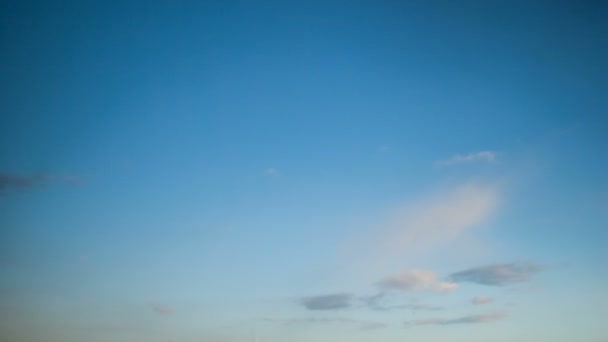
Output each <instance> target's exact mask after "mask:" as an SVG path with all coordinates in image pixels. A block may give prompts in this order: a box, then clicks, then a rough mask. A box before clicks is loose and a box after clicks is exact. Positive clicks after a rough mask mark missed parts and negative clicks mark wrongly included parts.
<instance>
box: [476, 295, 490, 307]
mask: <svg viewBox="0 0 608 342" xmlns="http://www.w3.org/2000/svg"><path fill="white" fill-rule="evenodd" d="M493 301H494V298H492V297H485V296H477V297H473V298H472V299H471V303H473V304H475V305H482V304H488V303H492V302H493Z"/></svg>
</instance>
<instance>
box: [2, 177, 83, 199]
mask: <svg viewBox="0 0 608 342" xmlns="http://www.w3.org/2000/svg"><path fill="white" fill-rule="evenodd" d="M51 182H60V183H70V184H80V183H81V180H80V179H79V178H77V177H74V176H69V175H52V174H48V173H39V174H31V175H20V174H9V173H0V196H2V195H6V194H7V193H8V191H9V190H25V189H30V188H36V187H43V186H45V185H47V184H49V183H51Z"/></svg>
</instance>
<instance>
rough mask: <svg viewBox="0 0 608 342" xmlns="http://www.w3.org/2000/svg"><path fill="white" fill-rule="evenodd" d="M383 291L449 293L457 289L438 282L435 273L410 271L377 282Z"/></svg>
mask: <svg viewBox="0 0 608 342" xmlns="http://www.w3.org/2000/svg"><path fill="white" fill-rule="evenodd" d="M377 285H378V287H379V288H380V289H381V290H383V291H390V290H395V291H405V292H413V291H428V292H449V291H453V290H455V289H457V288H458V284H456V283H453V282H444V281H440V280H439V277H438V276H437V274H436V273H435V272H432V271H427V270H410V271H407V272H402V273H398V274H395V275H392V276H389V277H386V278H384V279H383V280H381V281H380V282H378V284H377Z"/></svg>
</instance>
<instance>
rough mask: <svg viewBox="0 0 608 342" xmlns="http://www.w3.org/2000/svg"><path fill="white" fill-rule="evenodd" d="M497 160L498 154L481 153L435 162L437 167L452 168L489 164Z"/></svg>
mask: <svg viewBox="0 0 608 342" xmlns="http://www.w3.org/2000/svg"><path fill="white" fill-rule="evenodd" d="M495 160H496V153H495V152H493V151H479V152H474V153H469V154H465V155H462V154H457V155H455V156H452V157H450V158H448V159H444V160H437V161H435V167H443V166H452V165H456V164H462V163H471V162H477V161H485V162H488V163H491V162H494V161H495Z"/></svg>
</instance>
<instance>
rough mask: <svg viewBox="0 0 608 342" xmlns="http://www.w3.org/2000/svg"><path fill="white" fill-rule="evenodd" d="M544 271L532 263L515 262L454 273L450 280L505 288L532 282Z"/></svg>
mask: <svg viewBox="0 0 608 342" xmlns="http://www.w3.org/2000/svg"><path fill="white" fill-rule="evenodd" d="M543 270H544V267H542V266H540V265H537V264H535V263H532V262H514V263H509V264H494V265H487V266H481V267H476V268H470V269H467V270H463V271H460V272H456V273H452V274H451V275H450V279H451V280H452V281H455V282H470V283H477V284H482V285H490V286H503V285H509V284H513V283H518V282H524V281H527V280H530V279H531V278H532V277H533V276H534V275H536V274H537V273H539V272H541V271H543Z"/></svg>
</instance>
